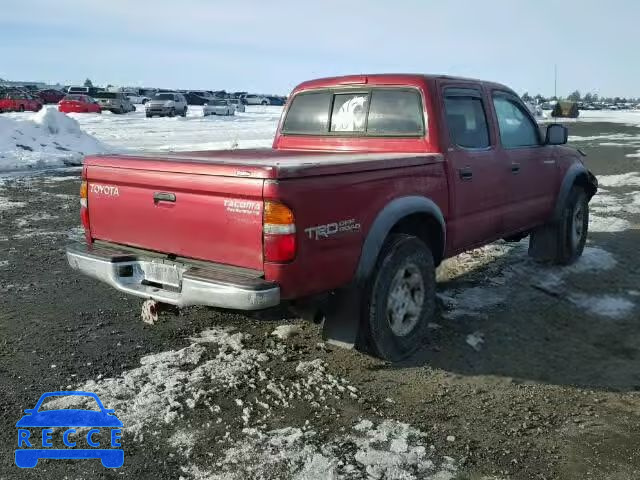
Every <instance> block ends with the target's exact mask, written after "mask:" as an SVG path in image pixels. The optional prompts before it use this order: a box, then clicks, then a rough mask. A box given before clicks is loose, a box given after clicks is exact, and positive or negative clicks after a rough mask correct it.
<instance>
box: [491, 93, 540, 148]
mask: <svg viewBox="0 0 640 480" xmlns="http://www.w3.org/2000/svg"><path fill="white" fill-rule="evenodd" d="M493 106H494V107H495V109H496V115H497V117H498V126H499V128H500V140H501V141H502V146H504V147H505V148H513V147H527V146H532V145H538V144H539V143H540V141H539V138H538V127H537V126H536V125H535V124H534V123H533V121H532V120H531V119H530V118H529V116H528V115H527V114H526V113H525V112H524V111H523V109H522V107H521V106H520V105H519V104H518V103H516V102H515V101H513V100H510V99H509V98H506V97H502V96H494V97H493Z"/></svg>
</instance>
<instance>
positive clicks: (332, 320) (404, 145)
mask: <svg viewBox="0 0 640 480" xmlns="http://www.w3.org/2000/svg"><path fill="white" fill-rule="evenodd" d="M567 138H568V130H567V128H566V127H565V126H563V125H560V124H549V125H548V126H547V127H546V131H545V132H544V133H542V131H541V128H540V127H539V126H538V125H537V123H536V121H535V119H534V118H533V117H532V115H531V113H530V112H529V110H528V109H527V107H526V105H524V103H523V102H522V100H521V99H520V98H519V97H518V95H517V94H516V93H514V91H513V90H511V89H509V88H508V87H506V86H503V85H500V84H497V83H493V82H485V81H480V80H471V79H465V78H457V77H448V76H435V75H431V76H430V75H401V74H385V75H367V76H360V75H358V76H348V77H338V78H324V79H319V80H313V81H308V82H304V83H302V84H301V85H299V86H298V87H296V88H295V89H294V91H293V93H292V94H291V96H290V97H289V99H288V101H287V106H286V108H285V111H284V112H283V115H282V120H281V121H280V124H279V126H278V129H277V131H276V136H275V139H274V142H273V148H272V149H264V150H237V149H235V150H233V149H232V150H226V151H207V152H192V153H189V152H176V153H165V154H161V155H157V156H153V155H148V156H139V155H138V156H127V155H106V156H100V155H97V156H88V157H86V158H85V160H84V170H83V173H82V182H83V184H82V185H83V186H82V188H81V210H80V218H81V220H82V223H83V226H84V229H85V238H86V239H87V242H88V243H87V244H77V245H73V246H70V247H69V248H68V249H67V258H68V261H69V264H70V265H71V267H73V268H74V269H77V270H80V271H81V272H84V273H85V274H87V275H89V276H92V277H94V278H97V279H99V280H101V281H103V282H106V283H107V284H109V285H111V286H112V287H114V288H116V289H118V290H120V291H122V292H125V293H128V294H131V295H135V296H138V297H141V298H143V299H151V300H148V301H147V302H145V304H144V305H145V308H144V310H143V312H144V317H143V318H145V319H146V320H147V321H153V320H155V319H156V314H157V311H158V309H160V308H161V306H162V305H163V304H172V305H174V306H178V307H183V306H187V305H208V306H213V307H222V308H230V309H236V310H258V309H264V308H267V307H273V306H276V305H280V304H284V305H287V306H289V307H291V308H292V309H294V310H295V311H296V312H298V313H299V314H300V315H302V316H303V317H305V318H310V319H314V320H316V321H321V320H324V321H323V334H324V336H325V337H326V338H329V339H332V340H334V341H340V342H342V343H343V344H344V343H350V344H354V343H355V344H356V346H357V347H359V348H361V349H364V350H366V351H368V352H371V353H373V354H375V355H378V356H380V357H382V358H385V359H388V360H392V361H395V360H399V359H402V358H404V357H406V356H407V355H409V354H410V353H412V352H413V351H414V350H416V349H417V348H419V347H421V346H422V345H424V342H425V339H426V338H427V337H428V335H429V322H432V321H433V319H434V315H435V308H436V279H435V269H436V267H437V266H438V265H439V264H440V263H441V262H442V261H443V260H444V259H445V258H448V257H452V256H454V255H457V254H458V253H461V252H464V251H466V250H469V249H472V248H476V247H478V246H480V245H484V244H487V243H489V242H493V241H495V240H498V239H501V238H504V239H507V240H509V241H514V240H518V239H522V238H524V237H526V236H527V235H529V236H530V239H529V254H530V255H531V256H532V257H534V259H536V260H539V261H544V262H551V263H557V264H563V265H564V264H570V263H573V262H575V261H576V259H578V257H580V255H581V254H582V252H583V249H584V246H585V242H586V240H587V228H588V221H589V214H588V211H589V201H590V199H591V198H592V197H593V195H594V194H595V193H596V191H597V185H598V182H597V180H596V178H595V176H594V175H593V174H592V173H591V172H589V170H588V169H587V167H586V166H585V165H584V163H583V162H582V154H581V153H580V152H579V151H577V150H575V149H574V148H570V147H567V146H566V145H565V144H566V142H567ZM116 170H117V174H115V173H110V172H114V171H116ZM159 186H161V191H159V188H160V187H159ZM351 187H353V188H351ZM132 218H136V219H138V221H136V222H132V221H131V219H132ZM191 259H194V260H191ZM93 301H95V299H94V300H93Z"/></svg>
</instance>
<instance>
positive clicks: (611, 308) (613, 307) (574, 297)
mask: <svg viewBox="0 0 640 480" xmlns="http://www.w3.org/2000/svg"><path fill="white" fill-rule="evenodd" d="M569 300H571V302H573V303H574V304H575V305H577V306H578V307H580V308H583V309H585V310H587V311H588V312H590V313H593V314H595V315H599V316H602V317H609V318H616V319H617V318H622V317H625V316H627V315H628V314H629V312H631V310H633V308H634V307H635V304H634V303H633V302H631V301H630V300H627V299H626V298H623V297H617V296H613V295H585V294H583V293H574V294H571V295H570V296H569Z"/></svg>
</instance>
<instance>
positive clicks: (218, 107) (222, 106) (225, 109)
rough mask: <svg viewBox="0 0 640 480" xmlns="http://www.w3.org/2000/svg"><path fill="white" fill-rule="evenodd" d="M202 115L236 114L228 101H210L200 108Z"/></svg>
mask: <svg viewBox="0 0 640 480" xmlns="http://www.w3.org/2000/svg"><path fill="white" fill-rule="evenodd" d="M202 113H203V115H204V116H205V117H206V116H209V115H233V114H235V113H236V109H235V107H234V106H233V105H232V104H231V102H229V100H211V101H210V102H209V103H207V104H205V105H204V106H203V107H202Z"/></svg>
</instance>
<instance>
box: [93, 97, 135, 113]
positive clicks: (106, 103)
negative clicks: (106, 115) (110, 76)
mask: <svg viewBox="0 0 640 480" xmlns="http://www.w3.org/2000/svg"><path fill="white" fill-rule="evenodd" d="M95 99H96V100H97V102H98V105H100V108H101V109H102V110H109V111H110V112H111V113H129V112H135V111H136V107H134V106H133V103H131V102H130V101H129V99H128V98H127V97H126V96H125V95H124V93H120V92H98V93H96V95H95Z"/></svg>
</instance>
